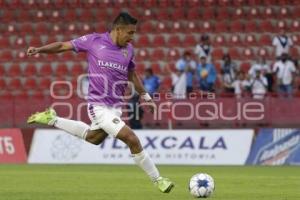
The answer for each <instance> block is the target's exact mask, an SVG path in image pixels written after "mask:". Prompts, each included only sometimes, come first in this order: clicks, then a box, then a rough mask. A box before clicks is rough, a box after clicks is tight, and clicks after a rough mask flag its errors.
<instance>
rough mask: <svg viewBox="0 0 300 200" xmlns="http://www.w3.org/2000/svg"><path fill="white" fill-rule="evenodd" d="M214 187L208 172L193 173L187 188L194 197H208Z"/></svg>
mask: <svg viewBox="0 0 300 200" xmlns="http://www.w3.org/2000/svg"><path fill="white" fill-rule="evenodd" d="M214 189H215V183H214V179H213V178H212V177H211V176H210V175H208V174H204V173H199V174H195V175H194V176H193V177H192V178H191V180H190V184H189V190H190V193H191V195H192V196H194V197H196V198H202V197H204V198H205V197H209V196H211V195H212V193H213V191H214Z"/></svg>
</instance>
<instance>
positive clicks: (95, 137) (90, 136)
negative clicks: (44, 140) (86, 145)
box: [27, 108, 108, 145]
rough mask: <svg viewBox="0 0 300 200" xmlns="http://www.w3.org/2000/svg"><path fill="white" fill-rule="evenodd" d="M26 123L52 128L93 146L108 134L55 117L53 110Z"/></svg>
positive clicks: (77, 122)
mask: <svg viewBox="0 0 300 200" xmlns="http://www.w3.org/2000/svg"><path fill="white" fill-rule="evenodd" d="M27 123H29V124H31V123H38V124H44V125H50V126H54V127H56V128H59V129H62V130H64V131H66V132H68V133H70V134H71V135H74V136H76V137H79V138H81V139H84V140H86V141H87V142H90V143H92V144H95V145H98V144H100V143H101V142H102V141H103V140H105V138H106V137H107V136H108V134H107V133H106V132H105V131H104V130H102V129H99V130H90V128H89V125H87V124H85V123H83V122H81V121H75V120H69V119H64V118H60V117H57V116H56V112H55V110H54V109H52V108H49V109H47V110H46V111H44V112H40V113H35V114H33V115H31V116H30V117H29V118H28V120H27Z"/></svg>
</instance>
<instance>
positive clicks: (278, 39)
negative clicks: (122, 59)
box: [143, 28, 298, 99]
mask: <svg viewBox="0 0 300 200" xmlns="http://www.w3.org/2000/svg"><path fill="white" fill-rule="evenodd" d="M272 45H273V46H274V51H275V57H274V59H273V61H272V63H268V62H267V60H266V58H265V57H264V56H261V57H258V58H257V59H256V60H254V61H253V62H252V63H251V67H250V68H249V69H243V68H241V67H240V66H239V65H238V64H237V63H236V62H235V61H234V60H232V58H231V56H230V54H229V53H226V54H224V56H223V59H222V63H221V66H220V69H219V70H217V69H216V66H215V65H214V63H215V62H214V58H213V57H212V51H213V47H212V45H211V42H210V37H209V36H208V35H203V36H201V39H200V42H199V44H197V45H196V46H195V50H194V52H190V51H185V52H184V53H183V55H182V56H181V58H180V59H179V60H178V61H177V62H176V64H175V69H173V70H172V69H171V68H170V66H169V65H167V66H165V69H166V72H167V76H169V77H171V80H172V88H171V91H172V92H173V95H174V97H175V98H186V97H187V96H188V95H189V94H190V93H191V92H195V91H201V92H216V93H217V94H224V95H227V96H230V95H231V96H236V97H237V98H241V97H243V96H248V97H249V96H252V97H253V98H255V99H262V98H264V97H265V96H266V95H268V94H272V95H274V94H275V95H280V96H286V97H292V96H293V90H294V88H295V87H294V85H295V84H294V83H295V79H296V78H297V76H298V69H297V62H296V61H295V59H292V58H291V56H290V55H289V52H290V49H291V48H293V42H292V40H291V38H290V37H289V36H288V35H287V34H286V32H285V29H284V28H282V29H281V30H280V33H279V34H278V35H277V36H275V37H274V38H273V41H272ZM143 82H144V85H145V88H146V89H147V91H148V92H149V93H150V94H153V93H154V92H158V91H159V84H160V80H159V77H158V76H155V75H153V73H152V70H151V68H150V69H147V70H146V73H145V78H144V80H143ZM217 82H218V84H217Z"/></svg>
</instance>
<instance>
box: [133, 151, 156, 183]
mask: <svg viewBox="0 0 300 200" xmlns="http://www.w3.org/2000/svg"><path fill="white" fill-rule="evenodd" d="M132 156H133V160H134V162H135V163H136V164H137V165H138V166H139V167H140V168H142V169H143V170H144V171H145V172H146V173H147V175H148V176H149V177H150V179H151V180H152V181H153V182H154V181H156V180H157V179H158V178H159V172H158V169H157V168H156V166H155V164H154V163H153V161H152V160H151V158H150V156H149V155H148V153H147V152H146V151H144V150H143V151H142V152H140V153H137V154H132Z"/></svg>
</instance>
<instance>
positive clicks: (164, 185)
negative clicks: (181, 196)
mask: <svg viewBox="0 0 300 200" xmlns="http://www.w3.org/2000/svg"><path fill="white" fill-rule="evenodd" d="M155 185H156V186H157V187H158V189H159V190H160V191H161V192H163V193H169V192H170V191H171V190H172V189H173V187H174V186H175V185H174V183H173V182H172V181H170V180H169V179H168V178H163V177H159V178H158V179H157V180H156V181H155Z"/></svg>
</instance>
